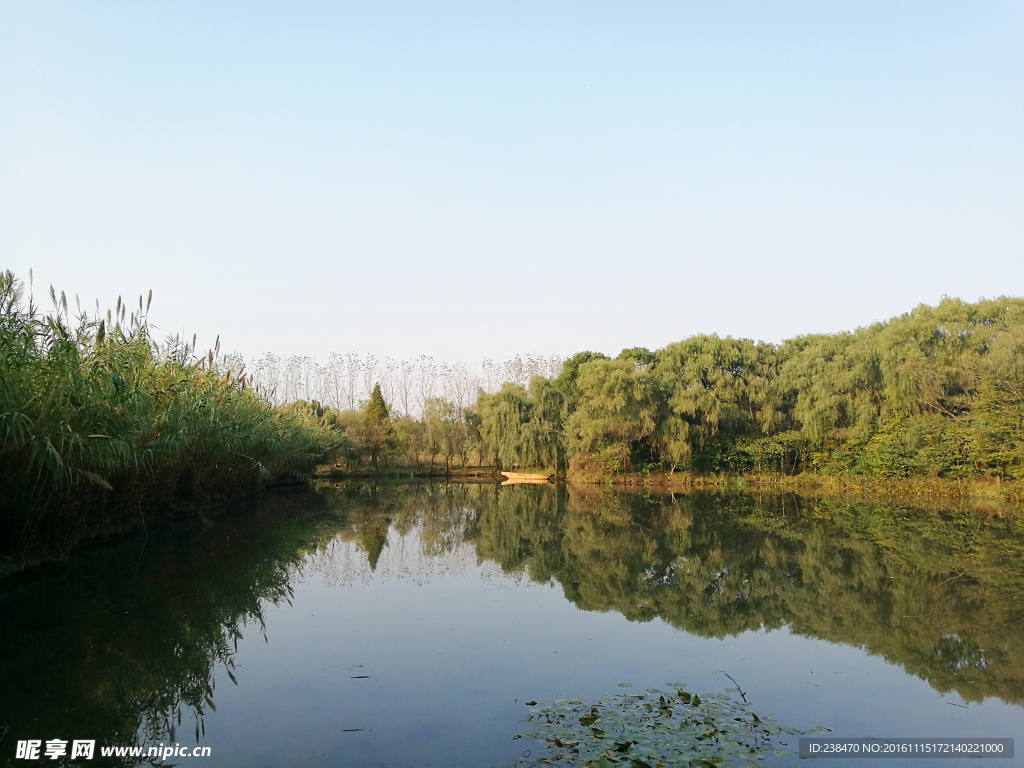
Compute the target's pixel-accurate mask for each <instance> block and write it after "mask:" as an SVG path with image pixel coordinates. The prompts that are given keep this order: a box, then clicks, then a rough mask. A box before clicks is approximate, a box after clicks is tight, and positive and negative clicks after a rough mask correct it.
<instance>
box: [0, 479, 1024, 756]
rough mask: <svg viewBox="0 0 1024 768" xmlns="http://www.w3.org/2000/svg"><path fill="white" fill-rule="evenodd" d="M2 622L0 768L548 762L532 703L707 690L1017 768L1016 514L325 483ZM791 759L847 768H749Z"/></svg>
mask: <svg viewBox="0 0 1024 768" xmlns="http://www.w3.org/2000/svg"><path fill="white" fill-rule="evenodd" d="M0 622H2V630H3V631H2V633H0V666H2V669H0V765H11V766H14V765H29V764H32V763H29V762H26V761H24V760H17V759H15V742H16V741H17V740H18V739H29V738H33V739H42V740H46V739H51V738H61V739H68V740H70V739H75V738H84V739H95V740H96V741H97V743H98V744H108V745H128V744H135V743H143V744H147V745H148V744H155V743H160V742H162V743H165V744H166V743H170V741H172V740H173V741H174V742H176V743H181V744H183V745H189V746H192V745H194V744H195V743H196V741H197V738H198V743H199V744H201V745H203V746H209V747H210V748H211V753H212V754H211V757H209V758H206V759H204V760H202V761H201V762H200V764H201V765H207V766H353V767H356V766H358V767H364V766H390V767H392V768H397V767H399V766H481V767H482V766H504V765H511V764H514V763H515V762H516V760H517V759H518V758H520V757H521V756H522V754H523V753H524V752H525V751H527V750H532V751H531V753H530V754H531V757H533V758H535V757H536V756H537V755H538V754H540V753H541V752H540V745H539V744H537V743H536V742H532V741H527V740H521V739H520V740H514V739H513V736H515V735H516V734H517V733H519V732H521V731H524V730H528V726H526V725H524V724H523V723H521V722H520V721H521V720H522V719H523V718H524V717H526V715H527V714H528V707H526V706H525V702H526V701H532V700H537V701H541V702H544V701H551V700H553V699H556V698H597V697H601V696H608V695H618V694H621V693H623V692H624V689H623V688H621V687H619V686H620V684H622V683H630V684H631V685H632V687H633V688H635V689H636V690H639V691H642V690H643V689H645V688H648V687H659V686H664V685H665V683H666V682H669V681H672V682H676V681H683V682H685V683H686V685H687V686H688V689H689V690H691V691H695V692H699V693H716V692H718V693H720V692H723V691H724V690H725V689H726V688H728V687H730V686H732V685H733V683H732V682H730V680H729V679H728V678H727V677H726V676H725V674H724V673H728V674H729V675H731V676H732V678H734V679H735V680H736V681H737V682H738V683H739V685H740V686H742V689H743V690H744V691H745V693H746V696H747V698H748V700H749V701H750V702H751V703H752V704H753V706H754V708H755V709H756V710H757V711H760V712H762V713H765V714H770V715H772V716H774V717H776V718H777V719H778V720H779V721H781V722H782V723H783V724H785V725H789V726H793V727H796V728H801V729H809V728H812V727H815V726H825V727H828V728H831V729H832V730H833V733H834V735H839V736H894V737H895V736H929V737H935V736H965V737H982V736H988V737H1014V738H1016V739H1017V754H1018V755H1020V754H1021V753H1022V752H1024V524H1022V522H1021V521H1019V520H1018V521H1015V520H1002V519H987V518H981V517H978V516H976V515H966V514H954V513H949V512H947V513H942V512H936V511H934V510H933V511H927V512H925V511H915V510H910V509H895V508H883V507H878V506H872V505H864V504H860V505H858V504H850V503H844V502H835V501H832V502H821V501H817V502H816V501H809V500H801V499H797V498H794V497H792V496H788V497H782V496H770V497H760V498H759V497H756V496H753V495H743V496H712V495H703V496H676V497H675V498H671V497H668V496H656V495H651V496H649V495H641V494H625V493H615V492H611V491H597V490H590V489H581V490H568V491H567V490H566V489H564V488H556V487H553V486H540V487H538V486H512V487H504V488H499V487H495V486H482V485H477V486H449V487H443V486H427V485H420V486H416V485H390V486H380V487H376V488H372V487H369V486H345V487H340V486H339V487H334V486H324V487H321V488H318V489H316V490H311V491H300V492H290V493H282V494H278V495H274V496H271V497H268V498H267V499H265V500H264V501H263V502H261V503H260V504H259V505H258V506H256V507H253V508H251V509H244V510H238V511H237V512H236V513H234V514H231V515H227V516H224V517H221V518H218V519H216V520H215V521H213V522H212V523H211V524H209V525H206V526H199V527H196V526H192V527H187V528H180V529H173V528H171V529H165V530H161V531H156V532H154V531H150V532H149V534H148V536H142V535H139V536H132V537H127V538H122V539H119V540H116V541H112V542H107V543H104V544H98V545H91V546H88V547H85V548H82V549H81V550H80V551H78V552H76V553H75V555H74V556H73V557H72V558H71V560H70V561H69V562H67V563H62V564H55V565H50V566H45V567H42V568H37V569H33V570H30V571H27V572H24V573H21V574H17V575H14V576H8V577H6V578H5V579H2V580H0ZM168 762H174V761H173V760H169V761H168ZM178 762H179V763H182V762H183V761H181V760H179V761H178ZM189 762H190V761H184V764H188V763H189ZM960 762H961V761H957V760H905V761H903V762H899V761H895V760H892V761H883V760H872V761H870V763H869V764H870V765H879V766H880V765H901V764H906V765H913V766H918V767H919V768H922V767H923V766H926V765H942V766H947V767H948V766H953V765H957V764H960ZM137 763H138V761H137V760H133V759H122V760H120V761H116V760H108V761H104V760H102V759H100V758H99V757H98V756H97V758H96V759H95V760H93V761H92V762H89V761H81V760H79V761H75V762H74V763H71V764H74V765H101V764H108V765H111V764H116V765H134V764H137ZM982 763H983V764H991V765H996V766H1012V765H1024V760H1022V758H1021V757H1020V756H1018V757H1017V758H1015V759H1012V760H1008V759H999V760H992V759H989V760H984V761H982ZM38 764H47V765H59V764H64V761H61V760H57V761H51V760H44V761H41V763H38ZM793 764H806V765H818V766H827V765H850V763H849V761H848V760H836V761H832V762H829V761H827V760H817V761H814V762H813V763H812V762H806V763H801V761H800V760H798V759H796V758H785V759H783V758H773V759H772V760H769V761H768V762H767V763H766V765H786V766H788V765H793ZM861 764H864V763H862V762H860V761H857V762H856V765H861ZM971 764H972V765H975V764H978V763H977V761H972V763H971Z"/></svg>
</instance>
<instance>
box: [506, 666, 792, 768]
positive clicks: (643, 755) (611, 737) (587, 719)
mask: <svg viewBox="0 0 1024 768" xmlns="http://www.w3.org/2000/svg"><path fill="white" fill-rule="evenodd" d="M619 685H620V687H628V685H629V684H628V683H620V684H619ZM729 693H734V691H730V692H729ZM531 712H532V714H531V715H530V717H529V718H528V719H526V720H523V721H521V722H523V723H528V724H529V726H530V728H531V729H532V730H530V731H526V732H524V733H520V734H519V735H518V736H517V737H516V738H526V739H535V740H537V741H539V742H541V744H542V747H543V749H542V751H541V753H540V754H538V755H536V756H534V757H532V759H531V760H529V761H528V762H527V763H526V765H532V766H538V765H554V766H562V767H563V768H569V767H570V766H580V767H582V766H610V765H623V766H636V768H643V767H644V766H663V768H683V767H684V766H685V767H686V768H689V767H690V766H706V767H708V768H711V767H713V768H726V767H728V768H738V766H758V765H762V761H763V760H764V759H766V758H768V757H770V756H773V755H781V754H782V753H783V752H784V751H783V750H780V747H781V746H782V744H781V743H780V742H779V737H780V736H782V735H783V734H797V733H802V731H797V730H796V729H793V728H788V727H785V726H783V725H780V724H779V723H778V722H776V721H775V720H774V719H773V718H770V717H768V716H766V715H762V716H760V717H759V716H758V715H755V714H754V713H753V711H752V710H751V708H750V705H749V704H748V703H747V702H745V701H742V700H739V699H736V698H735V697H733V696H731V695H728V694H705V695H704V696H698V695H695V694H690V693H687V692H686V691H684V690H682V688H681V687H679V688H677V689H676V690H675V691H661V690H658V689H654V688H649V689H647V691H646V692H645V693H643V694H620V695H618V696H613V697H608V698H602V699H598V700H596V701H593V702H588V701H584V700H582V699H571V700H564V699H563V700H559V701H554V702H552V703H551V704H543V703H542V704H539V705H538V706H537V707H535V708H534V709H533V710H531ZM595 723H598V724H599V725H600V726H601V727H600V728H598V727H596V726H595ZM777 750H778V751H777Z"/></svg>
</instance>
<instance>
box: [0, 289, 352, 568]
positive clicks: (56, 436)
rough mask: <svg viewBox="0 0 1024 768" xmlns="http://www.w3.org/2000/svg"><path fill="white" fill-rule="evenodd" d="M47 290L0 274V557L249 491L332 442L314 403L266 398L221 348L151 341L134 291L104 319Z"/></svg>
mask: <svg viewBox="0 0 1024 768" xmlns="http://www.w3.org/2000/svg"><path fill="white" fill-rule="evenodd" d="M51 298H52V300H53V303H54V310H53V312H52V313H51V314H49V315H44V314H41V313H40V312H39V311H38V310H37V309H36V307H35V306H34V305H33V304H32V303H31V302H29V303H28V304H27V305H26V302H25V300H24V297H23V292H22V287H21V285H20V284H19V283H18V281H16V280H15V279H14V276H13V275H12V274H11V273H10V272H5V273H2V274H0V485H2V487H3V489H4V492H3V494H2V495H0V541H3V543H4V546H3V550H4V551H2V552H0V555H8V556H10V555H14V554H21V555H25V556H30V557H31V556H35V555H41V554H45V553H47V552H50V553H51V554H60V553H62V552H64V551H66V549H67V548H68V547H70V546H71V545H72V544H73V543H74V542H75V541H77V540H78V539H79V538H80V537H82V536H86V535H91V534H94V533H99V532H109V531H111V530H119V529H122V528H125V527H132V526H134V525H138V524H140V523H144V521H145V519H144V517H142V515H144V514H145V515H148V516H152V515H155V514H160V513H161V512H162V511H170V510H171V509H173V508H180V507H182V506H184V507H187V508H197V507H199V508H201V507H203V506H209V504H210V503H213V502H217V501H220V500H225V499H229V498H232V497H235V496H238V495H240V494H246V493H250V492H252V491H253V490H255V489H256V488H258V487H259V485H260V483H261V482H262V481H263V480H264V479H265V478H267V477H271V476H274V475H278V474H280V473H282V472H290V473H295V472H302V471H305V470H308V469H310V468H312V467H313V466H314V465H315V464H316V463H317V462H318V461H320V460H322V458H323V457H324V456H326V455H328V454H329V453H330V452H331V451H332V450H334V449H335V448H336V447H337V446H338V445H339V437H338V434H337V433H336V432H335V431H333V430H332V429H330V428H329V427H328V426H327V424H326V423H325V422H324V420H323V418H322V413H323V411H322V409H320V408H319V406H318V405H317V404H315V403H313V404H309V403H304V402H300V403H295V404H293V405H292V406H289V407H286V408H273V407H271V406H270V405H269V404H268V403H267V402H266V401H265V400H264V399H263V398H262V397H261V396H260V394H259V393H258V392H255V391H253V389H252V387H251V386H250V380H249V378H248V377H247V376H246V375H245V372H244V371H242V370H239V371H235V370H231V369H230V368H228V369H225V367H224V366H223V364H222V363H221V361H220V360H219V358H218V357H217V350H211V351H210V352H209V354H208V355H206V356H204V357H201V358H196V357H195V356H194V355H193V352H194V344H187V343H184V342H181V341H179V340H177V339H171V340H169V341H168V342H167V343H166V344H165V345H163V346H162V347H161V346H158V345H157V344H155V343H154V342H153V340H152V338H151V336H150V327H149V325H148V323H147V321H146V315H145V309H144V308H143V306H142V300H141V299H140V300H139V310H138V312H137V313H134V314H132V315H130V316H128V315H127V311H126V307H125V306H124V305H123V304H121V302H120V300H119V301H118V308H117V311H116V313H108V314H107V318H106V319H105V320H101V319H89V318H88V317H86V316H85V315H84V314H82V315H80V316H79V317H78V318H77V319H72V318H71V317H70V315H69V313H68V308H67V301H66V299H65V298H64V296H63V294H62V295H61V296H60V297H59V298H58V297H57V296H56V294H54V292H53V291H52V290H51ZM147 309H148V307H147ZM218 346H219V342H218Z"/></svg>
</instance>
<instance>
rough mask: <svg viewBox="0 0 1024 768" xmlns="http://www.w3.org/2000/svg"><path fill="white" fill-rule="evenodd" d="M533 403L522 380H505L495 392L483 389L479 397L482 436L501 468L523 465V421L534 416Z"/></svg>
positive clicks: (489, 453)
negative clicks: (507, 382)
mask: <svg viewBox="0 0 1024 768" xmlns="http://www.w3.org/2000/svg"><path fill="white" fill-rule="evenodd" d="M530 407H531V406H530V402H529V398H528V396H527V394H526V389H525V388H524V387H522V386H521V385H519V384H505V385H504V386H503V387H502V388H501V390H499V391H498V392H495V393H493V394H486V393H484V392H483V391H481V392H480V394H479V396H478V397H477V402H476V410H477V412H478V413H479V414H480V437H481V439H482V441H483V444H484V446H485V447H486V448H485V450H486V451H487V453H488V455H490V456H491V457H493V459H494V466H495V467H496V468H497V469H502V468H503V467H504V466H505V465H506V464H507V465H509V466H522V465H523V463H524V451H523V446H524V442H523V425H524V424H525V423H526V422H528V421H529V420H530Z"/></svg>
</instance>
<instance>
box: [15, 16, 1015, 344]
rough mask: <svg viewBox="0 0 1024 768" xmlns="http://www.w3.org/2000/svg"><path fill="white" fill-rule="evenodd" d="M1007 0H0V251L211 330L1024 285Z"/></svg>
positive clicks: (656, 322) (648, 314)
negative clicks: (146, 299)
mask: <svg viewBox="0 0 1024 768" xmlns="http://www.w3.org/2000/svg"><path fill="white" fill-rule="evenodd" d="M1022 39H1024V4H1021V3H1020V2H1016V1H1014V2H999V1H995V0H993V1H989V0H982V1H980V2H972V3H966V2H909V1H908V2H900V3H892V2H870V1H867V0H865V1H864V2H856V3H854V2H828V1H827V0H813V1H812V2H773V3H763V2H753V1H751V2H725V3H723V2H718V1H715V2H682V1H677V2H655V1H653V0H652V1H647V0H631V1H630V2H620V1H615V2H603V1H602V0H587V1H586V2H582V1H581V2H572V1H570V0H564V1H562V2H558V1H553V0H544V1H543V2H541V1H535V0H516V2H508V1H507V0H504V1H503V0H494V1H493V2H485V3H482V2H478V1H475V2H446V1H445V0H434V1H433V2H390V1H389V0H376V1H375V2H372V3H366V2H360V3H343V2H316V1H315V0H308V1H306V2H302V3H292V2H276V3H274V2H253V1H251V0H250V1H247V2H228V1H227V0H224V1H223V2H217V3H210V2H206V1H204V2H187V1H178V2H174V3H138V2H116V1H108V2H76V3H68V2H61V3H56V2H49V1H48V0H24V1H22V2H9V1H8V0H0V269H10V270H12V271H13V272H14V273H15V274H16V275H17V276H18V277H20V278H22V279H25V280H26V281H27V279H28V276H29V270H32V272H33V276H34V291H35V294H36V295H37V296H39V297H42V296H45V294H46V292H47V289H48V286H49V285H51V284H52V285H53V286H54V287H55V288H56V289H57V290H58V291H60V290H64V291H66V292H67V294H68V296H69V297H72V296H74V295H77V296H78V297H79V298H80V299H81V301H82V303H83V305H85V306H88V307H95V302H96V301H99V303H100V306H101V308H103V309H104V310H105V309H106V307H108V306H112V305H113V304H114V303H115V302H116V300H117V297H118V296H119V295H120V296H124V297H125V298H126V299H128V300H129V303H130V304H132V303H137V297H138V296H139V295H140V294H144V293H146V292H147V291H148V290H150V289H152V290H153V294H154V298H153V309H152V311H151V320H152V322H153V323H154V324H155V325H156V326H157V327H158V328H159V329H160V330H159V334H168V333H176V332H180V333H183V334H184V335H185V336H186V337H189V338H190V337H191V335H192V333H197V334H198V336H199V339H200V347H204V346H210V345H212V343H213V339H214V338H215V337H216V336H217V335H218V334H219V335H220V337H221V341H222V346H223V348H224V349H226V350H230V351H237V352H240V353H242V354H243V355H246V356H250V357H251V356H258V355H261V354H263V353H265V352H272V353H275V354H302V355H317V356H324V357H326V355H327V354H328V353H330V352H331V351H337V352H346V351H357V352H362V353H367V352H369V353H373V354H375V355H377V356H378V357H384V356H391V357H395V358H402V357H413V356H417V355H419V354H427V355H432V356H435V357H436V358H439V359H445V360H452V361H457V360H466V361H474V360H479V359H481V358H483V357H489V358H493V359H505V358H507V357H509V356H511V355H513V354H515V353H526V352H537V353H543V354H562V355H569V354H572V353H574V352H577V351H580V350H584V349H591V350H595V351H602V352H606V353H611V354H615V353H617V352H618V351H619V350H620V349H622V348H623V347H632V346H640V345H642V346H647V347H650V348H652V349H653V348H658V347H661V346H664V345H665V344H667V343H670V342H672V341H676V340H679V339H682V338H685V337H687V336H690V335H693V334H697V333H718V334H719V335H732V336H742V337H749V338H755V339H763V340H767V341H776V342H777V341H780V340H782V339H783V338H789V337H792V336H795V335H800V334H805V333H818V332H835V331H841V330H852V329H854V328H856V327H859V326H863V325H867V324H869V323H871V322H874V321H878V320H884V319H886V318H888V317H891V316H894V315H898V314H901V313H903V312H906V311H909V310H910V309H912V308H913V307H914V306H917V305H918V304H921V303H927V304H935V303H937V302H938V301H939V300H940V299H941V297H942V296H944V295H949V296H957V297H961V298H963V299H965V300H969V301H975V300H977V299H978V298H980V297H994V296H999V295H1011V296H1024V141H1022V139H1024V45H1021V40H1022Z"/></svg>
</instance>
